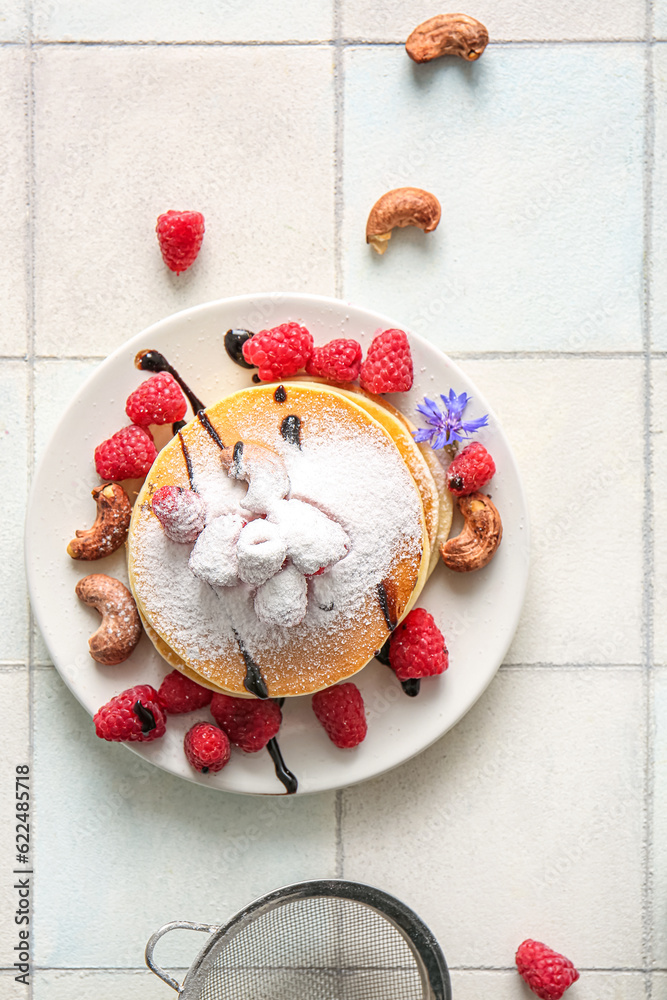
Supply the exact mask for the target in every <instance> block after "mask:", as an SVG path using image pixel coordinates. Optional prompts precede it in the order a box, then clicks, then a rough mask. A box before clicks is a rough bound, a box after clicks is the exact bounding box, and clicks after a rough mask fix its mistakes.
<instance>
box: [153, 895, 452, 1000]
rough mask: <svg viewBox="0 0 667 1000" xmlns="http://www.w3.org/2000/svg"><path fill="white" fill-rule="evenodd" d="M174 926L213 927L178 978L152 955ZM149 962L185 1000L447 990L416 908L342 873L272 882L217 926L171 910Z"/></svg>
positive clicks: (392, 999)
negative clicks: (284, 883) (263, 893)
mask: <svg viewBox="0 0 667 1000" xmlns="http://www.w3.org/2000/svg"><path fill="white" fill-rule="evenodd" d="M179 928H182V929H188V930H193V931H203V932H205V933H208V934H210V937H209V939H208V941H207V942H206V945H205V946H204V948H203V949H202V950H201V952H200V953H199V955H198V956H197V958H196V959H195V961H194V962H193V964H192V966H191V968H190V970H189V971H188V973H187V974H186V976H185V979H184V980H183V983H182V984H181V983H179V982H178V981H177V980H176V979H174V977H173V976H170V975H169V973H168V972H165V970H164V969H162V968H161V967H160V966H159V965H158V964H157V963H156V961H155V959H154V957H153V953H154V951H155V946H156V944H157V942H158V941H159V940H160V938H161V937H163V936H164V935H165V934H167V933H168V932H169V931H172V930H177V929H179ZM146 964H147V965H148V967H149V969H151V971H152V972H154V973H155V975H156V976H159V978H160V979H162V980H163V981H164V982H165V983H167V984H168V985H169V986H171V987H172V989H174V990H176V992H177V993H178V994H179V996H180V997H182V998H183V1000H451V987H450V983H449V973H448V971H447V963H446V962H445V957H444V955H443V953H442V951H441V949H440V946H439V944H438V942H437V941H436V939H435V938H434V936H433V934H432V933H431V931H430V930H429V929H428V927H427V926H426V925H425V924H424V923H423V922H422V921H421V920H420V919H419V917H418V916H417V915H416V914H415V913H413V911H412V910H410V909H409V908H408V907H407V906H405V904H403V903H401V902H400V901H399V900H398V899H395V898H394V896H390V895H389V894H388V893H386V892H382V891H381V890H380V889H374V888H373V887H372V886H369V885H362V884H360V883H358V882H345V881H342V880H339V879H328V880H323V881H317V882H298V883H296V884H294V885H288V886H284V887H283V888H282V889H276V890H275V891H274V892H271V893H269V894H268V895H266V896H261V897H260V898H259V899H256V900H255V901H254V903H251V904H250V905H249V906H247V907H246V908H245V909H244V910H241V911H240V912H239V913H237V914H236V915H235V916H234V917H232V919H231V920H229V921H228V922H227V923H226V924H224V926H221V927H216V926H210V925H208V924H196V923H191V922H190V921H188V920H174V921H172V922H171V923H169V924H165V925H164V927H161V928H160V930H158V931H156V932H155V934H153V936H152V937H151V938H150V940H149V942H148V944H147V945H146Z"/></svg>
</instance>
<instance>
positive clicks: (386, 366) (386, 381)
mask: <svg viewBox="0 0 667 1000" xmlns="http://www.w3.org/2000/svg"><path fill="white" fill-rule="evenodd" d="M412 380H413V370H412V354H411V352H410V344H409V343H408V338H407V337H406V335H405V334H404V333H403V331H402V330H385V331H384V333H379V334H378V335H377V337H374V338H373V340H372V341H371V346H370V347H369V348H368V354H367V355H366V358H365V360H364V363H363V364H362V366H361V372H360V377H359V381H360V383H361V388H362V389H366V390H367V391H368V392H374V393H381V392H407V391H408V389H411V388H412Z"/></svg>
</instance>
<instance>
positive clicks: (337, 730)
mask: <svg viewBox="0 0 667 1000" xmlns="http://www.w3.org/2000/svg"><path fill="white" fill-rule="evenodd" d="M313 711H314V713H315V715H316V716H317V718H318V721H319V722H321V723H322V725H323V726H324V729H325V731H326V734H327V736H328V737H329V739H330V740H331V742H332V743H335V745H336V746H337V747H340V748H341V749H342V750H347V749H350V748H351V747H356V746H359V744H360V743H361V742H363V740H364V739H365V738H366V732H367V730H368V725H367V723H366V713H365V712H364V699H363V698H362V697H361V691H360V690H359V688H358V687H357V685H356V684H352V683H351V682H349V681H348V682H347V683H346V684H335V685H334V686H333V687H330V688H325V689H324V691H318V692H317V693H316V694H314V695H313Z"/></svg>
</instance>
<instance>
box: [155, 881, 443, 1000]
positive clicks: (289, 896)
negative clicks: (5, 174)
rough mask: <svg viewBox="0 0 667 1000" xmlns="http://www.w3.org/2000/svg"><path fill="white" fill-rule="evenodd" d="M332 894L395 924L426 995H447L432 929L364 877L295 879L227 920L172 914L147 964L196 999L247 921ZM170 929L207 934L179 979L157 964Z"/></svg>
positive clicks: (428, 999) (429, 999)
mask: <svg viewBox="0 0 667 1000" xmlns="http://www.w3.org/2000/svg"><path fill="white" fill-rule="evenodd" d="M317 897H319V898H322V897H330V898H336V899H347V900H350V901H353V902H356V903H360V904H362V905H363V906H366V907H368V908H369V909H371V910H374V911H375V912H376V913H378V914H379V915H380V916H381V917H384V918H385V919H386V920H387V921H388V922H389V923H390V924H392V925H393V927H394V928H395V929H396V930H398V931H399V932H400V934H401V936H402V937H403V939H404V940H405V942H406V944H407V945H408V947H409V948H410V950H411V952H412V955H413V957H414V959H415V963H416V965H417V968H418V970H419V973H420V976H421V979H422V988H423V997H424V1000H451V996H452V993H451V984H450V979H449V970H448V968H447V962H446V961H445V956H444V954H443V952H442V949H441V947H440V945H439V944H438V942H437V940H436V938H435V937H434V935H433V933H432V932H431V931H430V930H429V928H428V927H427V926H426V924H425V923H424V922H423V920H421V919H420V918H419V917H418V916H417V914H416V913H415V912H414V910H411V909H410V907H408V906H406V905H405V903H402V902H401V901H400V900H399V899H396V897H395V896H392V895H390V894H389V893H387V892H384V891H383V890H382V889H376V888H375V887H374V886H371V885H365V884H364V883H362V882H348V881H346V880H344V879H320V880H317V881H309V882H295V883H293V884H291V885H286V886H282V887H281V888H280V889H274V891H273V892H270V893H267V894H266V895H265V896H260V897H259V898H258V899H255V900H254V901H253V902H252V903H250V904H249V905H248V906H246V907H244V909H242V910H239V912H238V913H236V914H235V915H234V916H233V917H232V918H231V919H230V920H228V921H227V923H226V924H222V925H215V924H213V925H212V924H201V923H194V922H192V921H190V920H172V921H171V922H170V923H168V924H164V926H163V927H160V929H159V930H157V931H155V933H154V934H152V935H151V937H150V938H149V940H148V943H147V944H146V956H145V957H146V965H147V966H148V968H149V969H150V970H151V972H153V973H154V974H155V975H156V976H157V977H158V978H159V979H161V980H162V981H163V982H164V983H166V984H167V985H168V986H171V988H172V989H173V990H175V991H176V992H177V993H178V994H179V997H181V998H183V1000H199V998H200V996H201V992H202V990H203V987H204V983H205V982H206V978H207V976H208V973H209V971H210V970H211V967H212V966H213V964H214V963H215V962H216V960H217V958H218V956H219V953H220V951H221V950H222V949H223V948H224V947H226V946H227V944H228V943H229V942H230V941H231V940H233V938H234V937H236V935H237V934H239V933H240V932H241V931H242V930H244V929H245V928H246V927H247V926H248V925H249V924H251V923H253V921H255V920H256V919H257V918H259V917H260V916H262V915H263V914H265V913H268V912H269V911H271V910H274V909H276V908H277V907H279V906H282V905H284V904H286V903H289V902H293V901H295V900H299V899H313V898H317ZM174 930H193V931H200V932H203V933H208V934H210V935H211V936H210V937H209V939H208V941H207V942H206V944H205V945H204V947H203V948H202V950H201V951H200V952H199V954H198V955H197V957H196V958H195V960H194V962H193V963H192V965H191V966H190V969H189V970H188V972H187V973H186V976H185V979H184V980H183V982H182V983H179V982H178V980H177V979H174V977H173V976H171V975H170V974H169V973H168V972H166V971H165V970H164V969H163V968H162V967H161V966H159V965H158V964H157V962H156V961H155V957H154V951H155V946H156V945H157V943H158V941H159V940H160V938H162V937H164V935H165V934H168V933H169V932H170V931H174Z"/></svg>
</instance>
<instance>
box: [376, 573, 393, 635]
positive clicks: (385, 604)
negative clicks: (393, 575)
mask: <svg viewBox="0 0 667 1000" xmlns="http://www.w3.org/2000/svg"><path fill="white" fill-rule="evenodd" d="M377 594H378V600H379V602H380V607H381V608H382V614H383V615H384V620H385V621H386V623H387V628H388V629H389V631H390V632H393V631H394V629H395V628H396V626H397V625H398V622H397V621H396V620H395V619H394V618H392V615H391V611H390V609H389V599H388V597H387V588H386V587H385V585H384V584H383V583H378V585H377Z"/></svg>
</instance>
